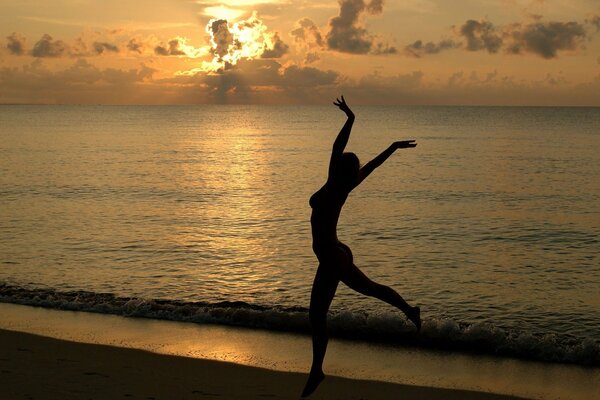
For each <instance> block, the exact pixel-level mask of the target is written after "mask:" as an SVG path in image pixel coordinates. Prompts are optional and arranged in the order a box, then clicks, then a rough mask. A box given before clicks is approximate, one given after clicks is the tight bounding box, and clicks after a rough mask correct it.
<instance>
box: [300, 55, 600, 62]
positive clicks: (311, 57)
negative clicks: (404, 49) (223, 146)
mask: <svg viewBox="0 0 600 400" xmlns="http://www.w3.org/2000/svg"><path fill="white" fill-rule="evenodd" d="M320 59H321V57H319V55H318V54H317V53H306V56H305V57H304V63H305V64H312V63H314V62H317V61H319V60H320ZM598 60H599V61H598V62H599V63H600V58H598Z"/></svg>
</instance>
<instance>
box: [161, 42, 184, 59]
mask: <svg viewBox="0 0 600 400" xmlns="http://www.w3.org/2000/svg"><path fill="white" fill-rule="evenodd" d="M180 46H181V42H180V40H179V39H178V38H175V39H171V40H169V43H168V44H167V45H165V44H160V45H158V46H156V47H155V48H154V54H156V55H157V56H185V52H184V51H183V50H182V49H181V47H180Z"/></svg>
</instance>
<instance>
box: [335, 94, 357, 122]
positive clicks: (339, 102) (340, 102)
mask: <svg viewBox="0 0 600 400" xmlns="http://www.w3.org/2000/svg"><path fill="white" fill-rule="evenodd" d="M333 104H334V105H336V106H338V107H339V108H340V110H342V111H343V112H345V113H346V115H347V116H348V117H350V116H352V117H354V113H353V112H352V110H351V109H350V107H348V104H346V100H345V99H344V96H342V99H341V100H340V99H335V101H334V102H333Z"/></svg>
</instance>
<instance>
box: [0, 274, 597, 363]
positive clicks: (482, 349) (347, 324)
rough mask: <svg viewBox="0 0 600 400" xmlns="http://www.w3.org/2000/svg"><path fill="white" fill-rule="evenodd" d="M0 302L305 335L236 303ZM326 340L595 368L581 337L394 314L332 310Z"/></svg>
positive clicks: (0, 294) (303, 315)
mask: <svg viewBox="0 0 600 400" xmlns="http://www.w3.org/2000/svg"><path fill="white" fill-rule="evenodd" d="M0 302H5V303H15V304H22V305H29V306H37V307H47V308H55V309H61V310H71V311H86V312H95V313H104V314H115V315H121V316H126V317H141V318H153V319H162V320H170V321H181V322H192V323H199V324H205V323H210V324H222V325H234V326H244V327H251V328H260V329H268V330H277V331H290V332H299V333H308V332H309V331H310V326H309V322H308V310H307V309H306V308H302V307H280V306H261V305H253V304H248V303H245V302H240V301H224V302H218V303H206V302H185V301H177V300H162V299H145V298H135V297H119V296H115V295H113V294H110V293H94V292H88V291H64V292H61V291H57V290H53V289H26V288H22V287H18V286H12V285H6V284H0ZM328 324H329V331H330V334H331V336H333V337H339V338H346V339H357V340H364V341H369V342H378V343H385V344H389V345H394V346H414V347H423V348H434V349H440V350H446V351H464V352H471V353H479V354H488V355H496V356H503V357H515V358H522V359H529V360H535V361H544V362H560V363H573V364H579V365H589V366H600V343H598V342H596V341H594V340H591V339H587V340H578V339H573V338H565V337H559V336H557V335H533V334H531V333H527V332H517V331H511V330H507V329H503V328H500V327H495V326H493V325H489V324H471V325H470V324H465V323H461V322H456V321H452V320H443V319H439V320H435V319H434V320H426V321H424V322H423V327H422V329H421V332H420V333H419V334H417V332H416V331H415V328H414V327H413V326H412V324H410V323H408V322H406V321H405V320H404V319H403V318H402V317H401V316H399V315H398V314H391V313H382V314H375V315H373V314H368V313H357V312H333V313H331V314H330V315H329V320H328Z"/></svg>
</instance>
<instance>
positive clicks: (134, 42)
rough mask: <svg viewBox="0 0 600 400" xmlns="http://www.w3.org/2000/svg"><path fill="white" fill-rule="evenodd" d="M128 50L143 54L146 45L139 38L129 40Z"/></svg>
mask: <svg viewBox="0 0 600 400" xmlns="http://www.w3.org/2000/svg"><path fill="white" fill-rule="evenodd" d="M127 49H128V50H129V51H133V52H136V53H139V54H141V53H142V51H143V49H144V43H143V42H142V41H141V40H140V39H138V38H132V39H129V41H128V42H127Z"/></svg>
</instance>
